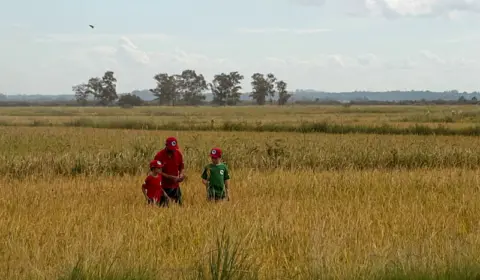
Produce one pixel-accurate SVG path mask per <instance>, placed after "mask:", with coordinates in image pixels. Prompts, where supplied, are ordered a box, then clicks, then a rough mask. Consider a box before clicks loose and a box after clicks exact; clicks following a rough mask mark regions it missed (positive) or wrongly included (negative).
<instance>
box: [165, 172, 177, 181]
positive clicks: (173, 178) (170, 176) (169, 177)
mask: <svg viewBox="0 0 480 280" xmlns="http://www.w3.org/2000/svg"><path fill="white" fill-rule="evenodd" d="M162 176H163V178H167V179H172V180H176V179H177V178H178V177H177V176H173V175H168V174H167V173H165V172H163V171H162Z"/></svg>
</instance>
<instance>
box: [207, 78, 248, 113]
mask: <svg viewBox="0 0 480 280" xmlns="http://www.w3.org/2000/svg"><path fill="white" fill-rule="evenodd" d="M243 78H244V77H243V75H241V74H239V73H238V72H237V71H234V72H230V73H229V74H226V73H221V74H217V75H215V77H214V79H213V81H212V82H211V83H210V84H208V86H209V88H210V90H211V91H212V94H213V101H212V103H214V104H217V105H223V106H225V105H236V104H237V103H238V102H239V101H240V96H241V93H240V90H241V89H242V86H240V83H241V81H242V80H243Z"/></svg>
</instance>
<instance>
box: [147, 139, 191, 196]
mask: <svg viewBox="0 0 480 280" xmlns="http://www.w3.org/2000/svg"><path fill="white" fill-rule="evenodd" d="M154 159H155V160H158V161H161V162H162V164H163V168H162V178H163V180H162V186H163V190H164V191H165V193H166V194H167V195H168V197H170V198H171V199H173V200H174V201H175V202H176V203H178V204H179V205H182V192H181V189H180V182H182V181H183V179H184V178H185V176H184V168H185V166H184V164H183V154H182V152H181V151H180V150H179V146H178V141H177V139H176V138H175V137H168V138H167V139H166V141H165V148H164V149H162V150H161V151H159V152H158V153H157V154H156V155H155V158H154Z"/></svg>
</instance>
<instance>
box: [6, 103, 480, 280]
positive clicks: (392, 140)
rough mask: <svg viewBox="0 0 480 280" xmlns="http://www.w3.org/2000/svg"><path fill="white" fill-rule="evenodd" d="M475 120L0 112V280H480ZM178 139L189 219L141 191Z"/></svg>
mask: <svg viewBox="0 0 480 280" xmlns="http://www.w3.org/2000/svg"><path fill="white" fill-rule="evenodd" d="M477 108H478V107H476V106H456V107H455V106H434V107H420V106H418V107H416V106H408V107H407V106H395V107H393V106H392V107H388V106H361V107H360V106H359V107H356V106H353V107H350V108H346V107H341V106H324V107H315V106H293V107H285V108H279V107H270V106H269V107H266V108H258V107H238V108H212V107H195V108H185V107H182V108H166V107H163V108H162V107H159V108H156V107H147V108H134V109H120V108H59V107H52V108H40V107H31V108H0V143H1V145H0V175H1V176H0V192H1V193H0V219H1V220H2V223H1V224H0V240H2V244H1V246H0V279H110V280H114V279H123V280H127V279H185V280H186V279H475V277H478V275H480V266H479V265H478V263H479V257H480V253H479V252H480V238H479V235H478V233H479V230H480V223H479V222H478V217H479V216H480V203H478V202H479V201H480V188H479V185H480V168H479V167H480V138H479V137H478V136H471V135H480V134H475V133H474V132H475V131H476V130H475V129H477V128H478V125H479V124H478V120H480V118H479V117H478V116H480V108H479V109H477ZM452 111H453V112H452ZM428 112H429V113H428ZM212 119H213V120H214V124H213V127H209V125H212V124H211V120H212ZM257 122H261V124H257ZM306 123H307V124H308V125H309V127H310V128H316V129H317V130H313V129H312V130H310V131H307V130H305V128H307V127H308V126H307V124H306ZM140 124H149V125H151V124H157V127H151V126H149V127H142V126H141V125H140ZM336 124H338V125H339V126H335V125H336ZM302 125H303V128H304V130H301V129H296V130H295V129H290V130H289V129H286V128H288V127H297V128H298V127H302ZM322 125H323V127H322ZM341 125H351V126H350V128H349V126H341ZM438 125H443V127H440V128H438ZM255 127H256V129H254V128H255ZM259 127H262V128H263V129H260V128H259ZM352 127H353V128H355V129H356V130H350V131H347V130H345V129H346V128H349V129H351V128H352ZM372 127H373V128H375V127H376V128H375V129H372ZM411 127H416V128H415V129H412V128H411ZM107 128H108V129H107ZM196 128H199V129H198V130H196ZM267 128H269V129H267ZM407 128H408V129H407ZM322 129H323V130H322ZM341 129H344V130H341ZM402 129H403V130H402ZM428 129H430V130H428ZM422 131H423V132H422ZM479 131H480V130H479ZM300 132H310V133H300ZM435 132H437V133H435ZM438 132H442V133H438ZM466 132H470V133H466ZM462 133H463V135H462ZM400 134H402V135H400ZM415 134H416V135H415ZM441 134H443V135H441ZM168 136H176V137H178V139H179V142H180V146H181V149H182V151H183V153H184V156H185V161H186V168H187V180H186V182H185V183H184V185H183V189H184V194H185V206H184V207H182V208H178V207H171V208H169V209H155V208H151V207H147V206H146V205H145V202H144V200H143V196H142V194H141V192H140V186H141V183H142V182H143V179H144V178H145V176H146V172H147V164H148V161H149V160H150V159H151V158H152V157H153V155H154V154H155V152H156V151H158V150H159V149H161V148H162V146H163V141H164V139H165V138H166V137H168ZM213 146H219V147H221V148H223V150H224V152H225V158H224V160H225V161H226V163H227V164H228V166H229V167H230V168H231V173H232V190H231V195H232V200H231V201H229V202H226V203H221V204H217V205H212V204H208V203H207V202H206V201H205V190H204V187H203V186H202V185H201V183H200V178H199V176H200V173H201V170H202V167H203V166H204V165H205V164H207V163H208V162H209V159H208V151H209V149H210V148H212V147H213ZM222 232H223V234H224V235H222ZM217 240H220V241H222V242H224V243H219V244H218V243H216V242H217ZM228 240H230V241H231V242H233V243H231V244H230V245H229V244H228V243H225V242H227V241H228ZM237 242H241V244H240V245H239V247H238V248H237V251H235V248H236V247H235V244H238V243H237ZM219 248H220V249H222V250H223V251H220V252H222V253H223V254H220V257H222V258H223V259H227V260H230V261H231V263H230V264H231V265H230V266H228V265H225V266H223V267H221V268H220V267H217V266H216V265H218V264H222V261H221V258H220V259H218V258H217V257H218V256H219V255H217V253H218V251H217V250H216V249H219ZM235 252H237V253H239V254H240V255H238V257H239V258H238V259H235V256H232V254H233V253H235ZM226 253H228V254H226ZM242 256H243V257H244V259H242V258H241V257H242ZM242 260H243V261H242ZM222 269H224V272H223V273H226V272H228V273H230V274H231V275H227V276H225V277H224V278H220V277H215V273H214V271H219V270H222ZM225 271H226V272H225ZM240 276H243V278H240ZM395 277H396V278H395ZM422 277H423V278H422Z"/></svg>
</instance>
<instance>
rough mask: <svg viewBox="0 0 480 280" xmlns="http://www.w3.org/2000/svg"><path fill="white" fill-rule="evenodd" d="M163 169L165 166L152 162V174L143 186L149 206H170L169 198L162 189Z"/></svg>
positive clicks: (155, 161) (158, 162) (156, 161)
mask: <svg viewBox="0 0 480 280" xmlns="http://www.w3.org/2000/svg"><path fill="white" fill-rule="evenodd" d="M162 167H163V164H162V163H161V162H160V161H158V160H152V161H151V162H150V174H148V176H147V178H146V179H145V182H144V183H143V185H142V192H143V194H144V195H145V198H146V199H147V202H148V204H155V205H157V206H168V198H167V196H166V194H165V191H164V190H163V188H162Z"/></svg>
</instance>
